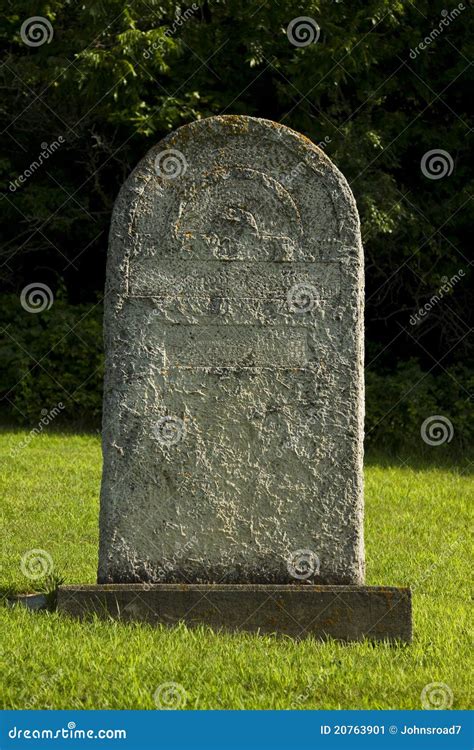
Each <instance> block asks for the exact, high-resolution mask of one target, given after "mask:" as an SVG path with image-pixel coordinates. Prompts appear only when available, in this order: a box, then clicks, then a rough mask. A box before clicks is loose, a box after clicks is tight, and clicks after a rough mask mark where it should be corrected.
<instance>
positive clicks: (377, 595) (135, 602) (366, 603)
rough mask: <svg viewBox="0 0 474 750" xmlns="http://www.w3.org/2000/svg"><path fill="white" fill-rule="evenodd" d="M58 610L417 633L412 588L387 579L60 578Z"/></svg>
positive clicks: (156, 620) (229, 625)
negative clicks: (85, 582) (79, 581)
mask: <svg viewBox="0 0 474 750" xmlns="http://www.w3.org/2000/svg"><path fill="white" fill-rule="evenodd" d="M58 610H59V611H61V612H64V613H67V614H70V615H73V616H76V617H81V618H82V617H87V616H90V615H92V614H97V615H99V616H102V617H105V618H109V617H113V618H114V619H118V620H122V621H124V622H127V621H131V620H139V621H143V622H147V623H152V624H154V625H176V624H177V623H178V622H181V621H182V622H185V623H186V625H188V626H189V627H193V626H196V625H208V626H210V627H211V628H213V629H215V630H221V629H222V630H226V631H239V630H240V631H250V632H260V633H262V634H263V633H275V634H282V635H288V636H292V637H295V638H303V637H306V636H313V637H315V638H319V639H325V638H336V639H338V640H343V641H360V640H363V639H364V638H367V639H370V640H374V641H381V640H385V639H386V640H389V641H404V642H408V643H409V642H411V640H412V616H411V591H410V589H409V588H398V587H384V586H313V585H303V584H302V585H254V584H240V585H234V584H224V585H223V584H166V583H164V584H161V583H159V584H99V585H95V586H60V587H59V589H58Z"/></svg>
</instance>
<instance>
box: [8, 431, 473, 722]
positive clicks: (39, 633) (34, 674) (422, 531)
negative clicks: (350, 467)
mask: <svg viewBox="0 0 474 750" xmlns="http://www.w3.org/2000/svg"><path fill="white" fill-rule="evenodd" d="M26 435H27V433H22V432H19V431H16V432H15V431H11V432H6V433H3V434H2V435H1V436H0V444H1V455H2V464H1V487H2V493H3V497H2V503H1V524H2V541H3V544H2V549H1V553H0V554H1V558H0V587H1V588H2V589H3V591H5V592H6V591H18V592H20V591H28V590H31V588H32V587H31V582H30V581H29V580H28V578H26V577H25V576H24V574H23V573H22V571H21V568H20V561H21V559H22V557H23V556H24V554H25V553H26V552H27V551H28V550H31V549H42V550H46V551H47V552H48V554H49V555H51V558H52V560H53V563H54V570H55V574H56V575H58V576H61V577H63V578H64V579H65V581H66V582H67V583H92V582H94V581H95V575H96V566H97V539H98V530H97V516H98V494H99V481H100V470H101V460H100V443H99V438H98V437H97V436H92V435H70V434H62V435H59V434H56V435H43V436H39V437H35V438H34V439H33V440H32V441H31V442H30V443H29V445H28V446H26V447H24V448H22V449H20V450H19V451H18V452H17V453H16V454H15V455H14V457H12V456H11V453H10V451H11V449H12V448H13V449H15V448H16V447H17V446H18V445H19V444H20V443H21V441H22V440H23V439H24V438H25V437H26ZM432 450H433V454H432V457H433V460H438V461H439V464H440V465H439V467H438V468H433V466H430V464H429V463H428V462H427V461H421V460H419V461H415V460H408V461H406V462H405V463H404V462H403V461H402V460H397V459H393V460H388V459H383V458H382V459H380V460H377V459H375V458H372V459H371V460H368V461H367V462H366V463H367V468H366V545H367V583H368V584H384V585H408V584H410V585H411V586H412V587H413V590H414V593H413V607H414V642H413V644H412V645H411V646H399V647H396V646H388V645H385V644H380V645H373V644H370V643H361V644H351V645H343V644H341V643H337V642H334V641H332V642H328V643H320V642H317V641H314V640H312V639H308V640H305V641H302V642H293V641H292V640H290V639H288V638H276V637H272V636H265V637H258V636H255V635H248V634H243V635H222V634H216V633H213V632H212V631H210V630H207V629H204V628H203V629H199V630H194V631H190V630H187V629H186V628H185V627H178V628H175V629H172V630H166V629H162V628H156V629H154V628H151V627H149V626H143V625H138V624H136V625H133V624H120V623H116V622H103V621H98V620H94V621H91V622H87V623H80V622H76V621H74V620H72V619H69V618H68V617H66V616H60V615H59V614H58V613H55V612H37V613H33V612H27V611H26V610H24V609H23V608H21V607H15V608H13V609H12V608H10V607H7V606H0V631H1V637H0V661H1V663H2V685H1V688H0V690H1V698H0V706H1V707H2V708H37V709H44V708H63V709H65V708H93V709H97V708H115V709H134V708H150V709H153V708H155V702H154V699H153V695H154V692H155V690H156V689H157V688H158V687H159V686H160V685H161V684H162V683H166V682H174V683H179V685H181V686H182V688H183V689H184V691H185V695H186V701H185V702H183V704H182V705H183V706H184V707H185V708H197V709H219V708H225V709H232V708H237V709H238V708H257V709H287V708H304V709H308V708H311V709H316V708H327V709H332V708H345V709H350V708H354V709H355V708H359V709H363V708H388V709H402V708H414V709H417V708H421V707H422V706H421V701H420V693H421V691H422V689H423V687H424V686H425V685H427V684H429V683H433V682H442V683H445V684H446V685H447V686H449V689H450V690H451V691H452V694H453V703H452V707H453V708H468V707H470V698H469V689H468V685H469V672H470V667H471V668H472V664H471V661H470V653H471V651H470V644H471V639H472V630H471V628H470V621H469V612H468V601H469V588H470V586H469V584H470V577H471V565H470V564H469V553H468V550H469V537H468V530H469V525H470V521H471V518H470V505H472V500H473V493H472V487H473V483H472V476H471V475H470V472H469V462H468V461H467V460H466V459H461V458H460V459H459V460H458V461H457V462H456V463H454V462H450V461H449V460H448V459H447V457H446V455H445V454H444V453H443V452H442V449H440V448H436V447H433V449H432ZM440 450H441V452H440ZM441 456H444V458H443V460H442V461H441V460H440V459H441ZM183 695H184V693H183Z"/></svg>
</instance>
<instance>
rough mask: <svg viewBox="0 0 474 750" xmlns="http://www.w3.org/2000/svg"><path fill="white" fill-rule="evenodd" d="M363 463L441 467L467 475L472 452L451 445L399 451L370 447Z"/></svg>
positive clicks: (383, 466) (472, 461) (473, 470)
mask: <svg viewBox="0 0 474 750" xmlns="http://www.w3.org/2000/svg"><path fill="white" fill-rule="evenodd" d="M364 465H365V466H367V467H378V468H381V469H403V468H406V469H412V470H413V471H423V470H432V469H442V470H445V471H450V472H452V473H455V474H460V475H464V476H469V475H471V474H473V473H474V453H472V452H468V451H465V452H459V451H458V452H456V451H455V450H454V449H453V448H451V446H444V445H440V446H426V449H420V448H418V450H416V449H413V450H410V449H409V448H407V447H406V446H404V447H403V448H401V449H400V450H399V451H395V450H388V449H386V450H383V449H380V448H378V449H376V448H370V449H368V450H367V452H366V454H365V457H364Z"/></svg>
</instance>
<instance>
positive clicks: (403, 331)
mask: <svg viewBox="0 0 474 750" xmlns="http://www.w3.org/2000/svg"><path fill="white" fill-rule="evenodd" d="M4 9H5V13H4V16H5V17H4V20H3V21H2V23H1V32H0V33H1V39H2V43H3V48H4V64H3V66H2V68H1V69H0V85H1V88H2V98H1V104H0V118H1V120H2V123H1V124H2V136H1V138H2V145H3V148H2V157H1V161H0V168H1V177H0V180H1V185H0V190H1V191H2V213H1V222H2V238H3V243H2V249H1V264H2V271H3V274H2V276H3V284H4V289H5V296H4V299H3V303H2V312H3V317H4V318H5V328H6V333H5V334H4V338H3V343H2V344H1V347H2V348H1V351H2V352H3V355H4V357H5V362H6V367H5V370H4V373H3V376H2V380H1V382H0V388H1V391H2V393H3V394H4V396H5V399H4V403H5V404H7V406H8V408H11V409H12V410H13V411H14V413H16V414H17V415H20V414H21V415H22V418H26V419H28V420H30V421H33V422H34V421H35V420H36V418H37V414H38V411H39V410H40V409H41V408H42V406H44V405H46V406H48V403H46V404H45V401H48V402H51V401H52V402H53V403H54V402H56V401H57V400H60V398H61V391H59V392H58V388H59V386H58V382H59V384H60V385H61V387H63V389H64V390H65V392H66V393H67V397H68V403H69V409H68V410H67V412H68V415H69V417H70V418H72V419H77V418H81V419H87V417H88V416H89V417H92V418H95V417H96V416H97V415H98V414H99V412H100V380H101V368H102V362H101V343H100V304H99V305H98V304H97V303H98V301H100V294H101V292H102V290H103V286H104V270H105V257H106V248H107V233H108V226H109V221H110V213H111V209H112V206H113V202H114V199H115V197H116V195H117V192H118V189H119V187H120V185H121V184H122V182H123V180H124V179H125V178H126V176H127V175H128V173H129V172H130V171H131V169H132V168H133V167H134V165H135V164H136V163H137V161H138V160H139V159H140V158H141V157H142V156H143V155H144V153H145V152H146V151H147V149H148V148H149V147H150V146H151V145H153V144H154V143H156V142H157V141H158V140H159V139H160V138H161V137H162V136H163V135H165V134H167V133H168V132H169V131H170V130H172V129H174V128H176V127H178V126H180V125H182V124H184V123H187V122H190V121H192V120H195V119H197V118H202V117H207V116H209V115H213V114H248V115H255V116H261V117H267V118H270V119H274V120H277V121H279V122H282V123H284V124H286V125H288V126H290V127H293V128H295V129H296V130H298V131H300V132H302V133H304V134H305V135H307V136H308V137H309V138H310V139H311V140H312V141H314V142H315V143H319V144H321V147H322V148H324V149H325V151H326V153H327V154H328V155H329V157H330V158H331V159H332V160H333V161H334V162H335V163H336V165H337V166H338V167H339V168H340V169H341V171H342V172H343V173H344V174H345V176H346V177H347V179H348V180H349V182H350V184H351V187H352V190H353V191H354V194H355V196H356V200H357V203H358V207H359V211H360V214H361V220H362V230H363V240H364V246H365V253H366V300H367V303H366V339H367V351H366V358H367V382H368V392H369V399H368V433H369V437H370V436H372V438H374V437H376V436H380V437H384V436H388V439H391V438H392V437H394V436H395V437H398V438H401V439H403V438H404V430H406V429H407V425H408V428H409V429H412V430H414V431H416V430H418V431H419V419H420V418H421V417H422V416H423V415H425V416H426V415H429V414H433V413H435V414H436V413H437V412H439V410H441V409H444V410H445V411H447V412H448V413H449V414H450V415H451V417H452V418H454V421H456V423H457V424H458V425H461V428H460V433H461V434H462V435H464V436H466V435H467V431H468V429H469V419H467V418H466V417H465V416H463V415H465V414H466V409H467V405H468V403H469V393H470V392H471V393H472V388H471V390H470V382H471V386H472V376H471V379H470V376H469V372H470V370H469V357H470V356H471V350H470V348H469V335H468V334H469V313H470V307H471V305H470V299H469V287H470V280H471V271H470V260H469V250H470V245H471V242H470V235H469V229H468V228H469V225H471V226H472V218H473V216H472V214H473V208H472V194H473V185H472V172H471V169H470V165H471V161H472V160H471V154H470V151H469V137H470V119H469V118H470V111H469V110H470V100H471V97H472V90H473V80H472V79H473V72H472V63H471V62H470V61H471V60H472V47H473V33H472V32H473V25H474V24H473V19H472V8H471V6H470V3H469V2H468V0H465V1H464V3H459V4H454V5H453V6H452V8H451V6H450V5H449V4H448V5H446V3H445V0H441V1H439V0H435V1H434V2H429V1H427V0H414V1H413V2H412V1H411V0H395V1H394V0H340V1H338V0H323V1H322V2H319V3H318V2H313V1H311V0H309V1H308V2H305V3H301V2H293V0H279V1H278V2H277V0H274V1H272V0H267V2H264V1H263V0H245V2H243V0H205V1H204V2H200V3H197V2H196V3H194V4H183V5H181V4H177V3H174V2H168V1H167V0H160V1H156V0H146V2H145V1H142V0H135V1H133V0H132V2H130V3H124V2H123V0H98V1H97V2H96V1H95V0H87V2H83V3H81V2H77V1H76V0H53V1H52V2H47V3H46V2H45V3H31V2H21V1H20V0H16V2H15V3H13V2H12V3H8V2H6V0H4ZM453 9H456V12H455V13H454V14H453V12H452V11H453ZM447 12H448V14H449V15H447ZM31 16H42V17H44V18H45V19H47V20H48V21H49V22H50V24H51V28H52V30H53V36H52V39H50V40H49V42H46V43H44V44H41V45H39V46H30V45H29V44H27V43H25V41H24V39H22V34H21V27H22V23H23V22H24V21H25V20H26V19H28V18H29V17H31ZM299 16H308V17H310V18H312V19H314V20H315V21H316V22H317V24H318V26H319V28H320V35H319V39H318V40H317V42H316V43H313V44H309V45H307V46H305V47H296V46H294V45H293V44H291V43H290V41H289V39H288V37H287V34H286V29H287V26H288V23H289V22H290V21H291V20H292V19H293V18H295V17H299ZM420 43H421V44H422V46H423V48H420ZM440 149H442V150H443V151H445V152H447V153H448V155H449V158H450V160H451V168H452V171H451V169H450V174H446V175H445V176H444V177H442V178H440V179H432V178H431V177H430V176H428V177H427V176H426V174H424V170H423V169H422V168H421V161H422V158H423V156H424V155H425V154H426V153H427V152H429V151H432V150H440ZM45 150H46V151H47V152H48V156H47V157H46V158H43V163H42V164H40V165H39V166H37V167H34V166H33V168H32V165H34V162H35V161H36V162H38V158H39V155H40V153H41V152H42V151H43V152H44V151H45ZM20 175H23V176H24V179H23V180H22V181H20V180H19V178H20ZM25 175H27V176H26V177H25ZM460 272H461V273H460ZM454 277H456V279H455V280H454V281H453V283H451V282H450V281H449V280H451V279H453V278H454ZM447 280H448V283H447ZM33 282H40V283H44V284H47V285H48V286H49V287H50V288H51V289H52V290H53V293H54V297H55V303H54V305H53V306H52V307H51V308H50V309H49V310H45V311H44V312H42V313H40V314H38V315H34V314H29V313H27V312H25V311H24V310H23V309H22V307H21V306H20V302H19V300H20V295H21V291H22V289H24V287H25V285H27V284H30V283H33ZM443 286H444V288H445V289H446V288H447V291H441V293H440V290H442V289H443ZM426 304H428V306H429V310H428V312H427V313H426V314H424V315H422V316H418V318H417V317H416V314H417V312H418V310H420V309H421V308H423V307H424V306H425V305H426ZM71 327H72V333H68V331H70V330H71ZM81 342H82V343H81ZM54 381H57V382H56V384H55V382H54ZM84 381H85V384H84ZM395 415H396V418H395Z"/></svg>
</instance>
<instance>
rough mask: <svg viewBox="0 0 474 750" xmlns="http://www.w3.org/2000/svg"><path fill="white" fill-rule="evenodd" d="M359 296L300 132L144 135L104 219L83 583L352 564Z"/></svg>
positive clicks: (354, 254)
mask: <svg viewBox="0 0 474 750" xmlns="http://www.w3.org/2000/svg"><path fill="white" fill-rule="evenodd" d="M362 295H363V260H362V247H361V241H360V233H359V221H358V215H357V209H356V206H355V203H354V199H353V197H352V195H351V192H350V190H349V188H348V186H347V183H346V181H345V180H344V178H343V177H342V175H341V174H340V173H339V172H338V170H337V169H336V168H335V167H334V166H333V165H332V164H331V162H330V161H329V159H328V158H327V157H326V156H325V155H324V153H323V152H322V151H320V150H319V149H318V148H316V147H315V146H314V145H313V144H312V143H310V142H309V141H308V140H307V139H306V138H304V137H303V136H301V135H299V134H298V133H295V132H294V131H292V130H289V129H288V128H286V127H283V126H281V125H277V124H275V123H272V122H269V121H266V120H259V119H253V118H249V117H213V118H209V119H207V120H203V121H200V122H195V123H193V124H192V125H187V126H185V127H183V128H181V129H179V130H178V131H176V132H175V133H172V134H171V135H170V136H169V137H167V138H166V139H165V140H163V141H162V142H161V143H160V144H158V146H156V147H155V148H153V149H152V150H151V151H150V152H149V153H148V154H147V156H146V157H145V158H144V159H143V161H142V162H141V163H140V164H139V165H138V167H137V168H136V169H135V171H134V172H133V173H132V175H131V176H130V177H129V179H128V180H127V182H126V183H125V185H124V186H123V188H122V190H121V192H120V195H119V197H118V199H117V203H116V206H115V210H114V216H113V223H112V229H111V236H110V250H109V258H108V268H107V289H106V310H105V331H106V333H105V337H106V339H105V340H106V380H105V399H104V432H103V449H104V474H103V482H102V498H101V521H100V537H101V539H100V564H99V582H116V583H121V582H122V583H125V582H133V581H147V582H155V583H158V582H194V583H196V582H203V583H207V582H221V583H235V582H239V583H290V582H295V579H296V580H304V579H308V580H310V581H313V582H321V583H362V581H363V570H364V560H363V557H364V556H363V499H362V439H363V354H362V346H363V342H362V312H363V310H362Z"/></svg>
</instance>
